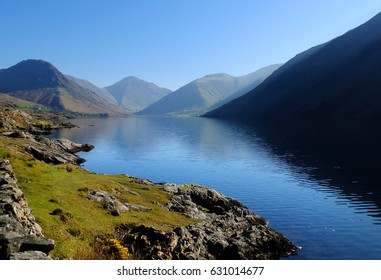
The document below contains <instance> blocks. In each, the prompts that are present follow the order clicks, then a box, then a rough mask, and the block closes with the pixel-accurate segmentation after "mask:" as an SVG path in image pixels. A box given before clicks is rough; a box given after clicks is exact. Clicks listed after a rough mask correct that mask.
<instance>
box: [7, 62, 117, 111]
mask: <svg viewBox="0 0 381 280" xmlns="http://www.w3.org/2000/svg"><path fill="white" fill-rule="evenodd" d="M0 92H3V93H6V94H7V95H10V96H13V97H16V98H19V99H24V100H27V101H31V102H34V103H38V104H41V105H44V106H46V107H49V108H51V109H55V110H59V111H69V112H76V113H84V114H109V115H119V114H122V113H123V112H122V110H120V109H119V108H117V107H116V106H114V105H112V104H110V103H108V102H106V101H105V100H104V99H102V98H100V97H99V96H98V95H97V94H95V93H94V92H93V91H90V90H88V89H86V88H83V87H81V86H80V85H78V84H77V83H75V82H73V81H71V80H69V79H68V78H67V77H66V76H65V75H63V74H62V73H61V72H60V71H58V69H57V68H55V67H54V66H53V65H52V64H50V63H48V62H46V61H43V60H34V59H29V60H24V61H22V62H20V63H18V64H16V65H14V66H12V67H10V68H8V69H2V70H0Z"/></svg>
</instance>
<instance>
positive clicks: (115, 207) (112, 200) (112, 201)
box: [87, 190, 130, 216]
mask: <svg viewBox="0 0 381 280" xmlns="http://www.w3.org/2000/svg"><path fill="white" fill-rule="evenodd" d="M87 198H88V199H89V200H91V201H96V202H100V203H102V205H103V208H105V209H107V211H109V212H110V214H111V215H113V216H119V215H120V214H121V213H123V212H128V211H129V210H130V209H129V208H128V207H127V206H126V205H124V204H123V203H121V202H120V201H119V200H118V199H117V198H116V197H115V196H113V195H111V194H109V193H108V192H106V191H100V190H94V191H90V192H89V193H88V195H87Z"/></svg>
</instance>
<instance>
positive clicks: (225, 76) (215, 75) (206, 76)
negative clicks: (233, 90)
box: [201, 73, 233, 79]
mask: <svg viewBox="0 0 381 280" xmlns="http://www.w3.org/2000/svg"><path fill="white" fill-rule="evenodd" d="M203 78H233V76H231V75H229V74H226V73H215V74H209V75H205V76H204V77H202V78H201V79H203Z"/></svg>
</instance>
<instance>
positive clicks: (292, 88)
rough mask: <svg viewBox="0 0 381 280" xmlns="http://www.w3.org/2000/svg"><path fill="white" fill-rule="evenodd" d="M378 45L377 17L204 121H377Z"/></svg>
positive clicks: (316, 49) (307, 55) (312, 51)
mask: <svg viewBox="0 0 381 280" xmlns="http://www.w3.org/2000/svg"><path fill="white" fill-rule="evenodd" d="M380 45H381V13H380V14H378V15H376V16H375V17H373V18H372V19H370V20H369V21H367V22H366V23H364V24H362V25H360V26H359V27H357V28H354V29H352V30H350V31H348V32H346V33H345V34H343V35H341V36H339V37H337V38H335V39H332V40H330V41H328V42H327V43H324V44H321V45H318V46H315V47H313V48H311V49H309V50H307V51H306V52H303V53H301V54H299V55H297V56H295V57H294V58H293V59H291V60H289V61H288V62H287V63H285V64H284V65H283V66H282V67H280V68H279V69H278V70H277V71H276V72H274V73H273V74H272V75H270V76H269V77H268V78H267V79H266V80H265V81H264V82H263V83H262V84H261V85H259V86H258V87H257V88H255V89H253V90H252V91H250V92H249V93H247V94H246V95H243V96H242V97H240V98H238V99H236V100H233V101H232V102H230V103H228V104H226V105H224V106H222V107H220V108H218V109H216V110H214V111H212V112H209V113H207V114H205V116H207V117H219V118H232V119H241V120H246V121H253V122H254V121H255V122H287V121H317V122H324V121H335V122H339V123H347V124H350V123H351V122H356V123H357V122H358V123H371V122H374V121H375V120H376V119H377V120H381V116H380V112H381V110H380V108H381V101H380V97H379V96H380V95H379V93H378V92H379V91H378V89H379V88H381V81H380V79H379V78H378V77H379V76H380V75H381V66H380V65H381V51H380V50H379V46H380ZM364 108H366V110H364Z"/></svg>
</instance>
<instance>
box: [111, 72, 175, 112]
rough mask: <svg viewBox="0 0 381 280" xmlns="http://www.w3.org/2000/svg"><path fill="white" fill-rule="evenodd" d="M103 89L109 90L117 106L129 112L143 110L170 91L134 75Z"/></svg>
mask: <svg viewBox="0 0 381 280" xmlns="http://www.w3.org/2000/svg"><path fill="white" fill-rule="evenodd" d="M105 89H106V90H107V91H108V92H110V94H111V95H112V96H113V98H114V99H115V100H116V102H117V104H118V106H119V107H120V108H122V109H123V110H126V111H127V112H129V113H136V112H137V111H140V110H143V109H145V108H146V107H148V106H150V105H151V104H153V103H154V102H156V101H158V100H159V99H161V98H162V97H164V96H166V95H167V94H169V93H171V92H172V91H171V90H169V89H166V88H163V87H159V86H158V85H156V84H154V83H151V82H147V81H144V80H142V79H140V78H137V77H135V76H128V77H125V78H123V79H122V80H120V81H118V82H116V83H115V84H113V85H111V86H108V87H105Z"/></svg>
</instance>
